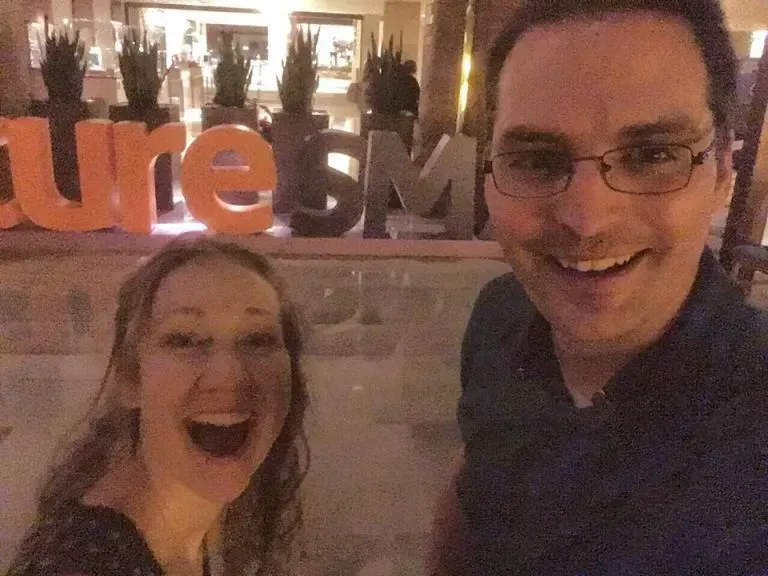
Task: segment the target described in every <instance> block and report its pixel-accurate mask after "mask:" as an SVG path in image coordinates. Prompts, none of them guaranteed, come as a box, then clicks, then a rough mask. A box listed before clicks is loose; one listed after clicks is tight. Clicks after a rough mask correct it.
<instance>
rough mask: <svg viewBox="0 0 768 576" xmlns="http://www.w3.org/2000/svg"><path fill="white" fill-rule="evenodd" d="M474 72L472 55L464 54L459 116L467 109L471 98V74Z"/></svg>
mask: <svg viewBox="0 0 768 576" xmlns="http://www.w3.org/2000/svg"><path fill="white" fill-rule="evenodd" d="M471 71H472V55H471V54H464V57H463V58H462V60H461V89H460V90H459V114H460V115H461V114H463V113H464V111H465V110H466V109H467V100H468V98H469V73H470V72H471Z"/></svg>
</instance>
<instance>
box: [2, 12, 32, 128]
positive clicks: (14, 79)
mask: <svg viewBox="0 0 768 576" xmlns="http://www.w3.org/2000/svg"><path fill="white" fill-rule="evenodd" d="M26 11H27V7H26V5H25V4H24V3H23V2H19V0H0V15H2V17H0V70H2V73H0V113H1V114H3V115H5V114H11V115H16V114H21V113H22V112H23V111H24V110H25V109H26V105H27V99H28V98H29V92H30V76H29V41H28V38H27V27H26V23H25V22H26V20H27V13H26Z"/></svg>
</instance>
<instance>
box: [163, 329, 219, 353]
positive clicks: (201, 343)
mask: <svg viewBox="0 0 768 576" xmlns="http://www.w3.org/2000/svg"><path fill="white" fill-rule="evenodd" d="M160 343H161V345H162V346H163V347H165V348H176V349H181V350H183V349H188V348H202V347H205V346H207V345H208V343H209V339H208V338H202V337H201V336H198V335H197V334H192V333H186V332H172V333H170V334H166V335H165V336H163V337H162V338H161V340H160Z"/></svg>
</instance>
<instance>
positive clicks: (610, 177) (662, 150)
mask: <svg viewBox="0 0 768 576" xmlns="http://www.w3.org/2000/svg"><path fill="white" fill-rule="evenodd" d="M603 161H604V162H605V164H606V165H607V166H608V167H609V168H610V169H609V170H607V171H606V173H605V181H606V183H607V184H608V186H610V187H611V188H613V189H614V190H618V191H620V192H629V193H632V194H661V193H663V192H672V191H674V190H679V189H681V188H684V187H685V186H686V185H687V184H688V181H689V180H690V178H691V170H692V167H693V154H692V152H691V151H690V149H688V148H686V147H685V146H638V147H634V148H623V149H621V150H616V151H613V152H609V153H608V154H606V155H605V157H604V159H603Z"/></svg>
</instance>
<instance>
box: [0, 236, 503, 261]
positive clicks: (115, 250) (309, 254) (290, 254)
mask: <svg viewBox="0 0 768 576" xmlns="http://www.w3.org/2000/svg"><path fill="white" fill-rule="evenodd" d="M175 236H176V235H175V234H170V233H155V234H149V235H139V234H128V233H125V232H112V231H104V232H85V233H68V232H53V231H42V230H41V231H38V230H23V231H21V230H20V231H14V230H7V231H3V232H2V233H0V261H2V260H15V259H25V258H31V257H36V256H41V255H57V256H60V255H72V254H139V255H141V254H149V253H152V252H154V251H155V250H158V249H159V248H161V247H163V246H164V245H165V244H166V243H168V242H169V241H170V240H172V239H173V238H174V237H175ZM217 237H219V238H222V239H226V240H234V241H237V242H238V243H241V244H243V245H245V246H247V247H249V248H251V249H253V250H256V251H259V252H262V253H264V254H269V255H271V256H276V257H280V258H334V259H340V258H341V259H355V258H366V259H367V258H418V259H435V260H445V259H467V258H469V259H483V260H501V259H502V258H503V256H502V253H501V248H500V247H499V246H498V244H496V243H495V242H486V241H482V240H373V239H360V238H275V237H273V236H268V235H266V234H261V235H253V236H237V237H231V236H223V235H217Z"/></svg>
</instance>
